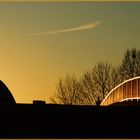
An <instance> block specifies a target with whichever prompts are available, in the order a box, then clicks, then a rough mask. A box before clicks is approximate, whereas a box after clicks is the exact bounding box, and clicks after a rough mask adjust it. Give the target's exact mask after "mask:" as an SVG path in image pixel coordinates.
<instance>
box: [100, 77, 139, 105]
mask: <svg viewBox="0 0 140 140" xmlns="http://www.w3.org/2000/svg"><path fill="white" fill-rule="evenodd" d="M133 99H137V100H138V99H140V76H138V77H134V78H131V79H128V80H126V81H124V82H122V83H121V84H119V85H118V86H116V87H115V88H114V89H112V90H111V91H110V92H109V93H108V95H107V96H106V97H105V99H104V100H103V101H102V102H101V106H107V105H111V104H114V103H118V102H123V101H126V100H133Z"/></svg>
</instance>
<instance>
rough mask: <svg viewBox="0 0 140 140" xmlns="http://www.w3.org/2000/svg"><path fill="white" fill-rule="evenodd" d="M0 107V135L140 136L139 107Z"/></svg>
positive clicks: (56, 136) (8, 136)
mask: <svg viewBox="0 0 140 140" xmlns="http://www.w3.org/2000/svg"><path fill="white" fill-rule="evenodd" d="M0 110H1V111H0V138H140V106H135V107H134V106H133V107H132V106H129V107H126V106H122V107H121V106H118V107H117V106H112V107H111V106H110V107H99V106H66V105H34V104H16V105H15V106H13V107H11V108H7V109H0Z"/></svg>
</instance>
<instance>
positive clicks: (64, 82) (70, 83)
mask: <svg viewBox="0 0 140 140" xmlns="http://www.w3.org/2000/svg"><path fill="white" fill-rule="evenodd" d="M80 87H81V86H80V82H79V81H78V79H77V78H76V77H75V76H74V75H73V76H70V75H67V76H66V77H65V79H60V80H59V82H58V84H57V91H56V93H55V96H56V98H57V99H56V100H55V99H54V98H52V99H51V100H52V101H53V102H54V103H56V102H57V103H61V104H71V105H74V104H83V102H84V99H83V97H82V92H80V91H81V89H80Z"/></svg>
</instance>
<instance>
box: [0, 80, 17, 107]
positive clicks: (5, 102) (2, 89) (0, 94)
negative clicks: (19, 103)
mask: <svg viewBox="0 0 140 140" xmlns="http://www.w3.org/2000/svg"><path fill="white" fill-rule="evenodd" d="M14 104H16V101H15V99H14V97H13V95H12V93H11V92H10V90H9V89H8V88H7V86H6V85H5V84H4V83H3V82H2V81H1V80H0V106H11V105H14Z"/></svg>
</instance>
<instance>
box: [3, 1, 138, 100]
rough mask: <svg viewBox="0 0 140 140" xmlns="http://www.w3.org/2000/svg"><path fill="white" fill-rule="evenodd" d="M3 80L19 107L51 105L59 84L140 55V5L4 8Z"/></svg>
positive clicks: (61, 4)
mask: <svg viewBox="0 0 140 140" xmlns="http://www.w3.org/2000/svg"><path fill="white" fill-rule="evenodd" d="M0 19H1V22H0V25H1V26H0V38H1V40H0V79H1V80H2V81H3V82H4V83H5V84H6V85H7V87H8V88H9V89H10V91H11V92H12V93H13V96H14V97H15V100H16V102H18V103H31V102H32V100H37V99H39V100H45V101H46V102H49V98H50V96H52V95H53V93H54V92H55V87H56V83H57V82H58V80H59V78H61V77H62V78H63V77H65V75H66V74H67V73H69V74H73V73H74V74H76V75H77V76H80V75H82V73H83V72H84V71H86V70H88V69H91V68H92V67H93V66H94V65H95V64H96V63H97V62H99V61H108V62H110V63H112V64H118V63H119V62H120V61H121V58H122V56H123V53H124V51H125V50H126V49H127V48H133V47H135V48H137V49H140V39H139V35H140V3H132V2H131V3H125V2H123V3H122V2H121V3H109V2H108V3H107V2H106V3H103V2H100V3H97V2H89V3H86V2H84V3H82V2H81V3H80V2H79V3H74V2H73V3H72V2H71V3H64V2H58V3H56V2H53V3H49V2H43V3H39V2H37V3H33V2H32V3H31V2H30V3H16V2H14V3H0Z"/></svg>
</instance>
